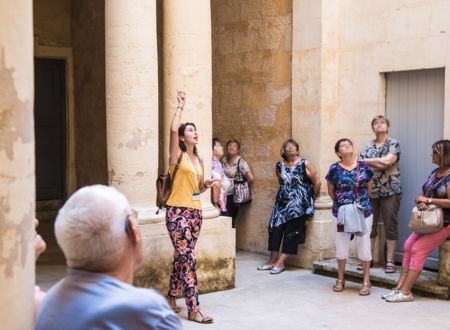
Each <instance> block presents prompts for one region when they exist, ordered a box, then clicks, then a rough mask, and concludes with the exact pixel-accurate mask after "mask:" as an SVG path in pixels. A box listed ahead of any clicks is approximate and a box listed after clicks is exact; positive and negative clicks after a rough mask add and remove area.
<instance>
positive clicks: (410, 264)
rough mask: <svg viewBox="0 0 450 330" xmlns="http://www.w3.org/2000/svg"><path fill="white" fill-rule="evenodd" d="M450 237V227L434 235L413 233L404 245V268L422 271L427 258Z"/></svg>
mask: <svg viewBox="0 0 450 330" xmlns="http://www.w3.org/2000/svg"><path fill="white" fill-rule="evenodd" d="M449 237H450V225H448V226H447V227H445V228H442V229H441V230H440V231H438V232H437V233H433V234H417V233H412V234H411V235H409V237H408V239H407V240H406V241H405V244H404V245H403V261H402V266H403V268H409V269H411V270H415V271H417V272H420V271H422V269H423V266H424V265H425V262H426V259H427V256H428V255H429V254H430V253H431V252H433V250H434V249H435V248H437V247H438V246H440V245H441V244H442V243H444V242H445V240H446V239H447V238H449Z"/></svg>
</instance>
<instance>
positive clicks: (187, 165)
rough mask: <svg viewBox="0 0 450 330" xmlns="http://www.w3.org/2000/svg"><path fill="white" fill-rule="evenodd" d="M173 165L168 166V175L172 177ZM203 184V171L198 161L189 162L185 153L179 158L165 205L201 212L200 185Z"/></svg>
mask: <svg viewBox="0 0 450 330" xmlns="http://www.w3.org/2000/svg"><path fill="white" fill-rule="evenodd" d="M175 166H176V165H175V164H172V165H170V166H169V173H170V175H171V176H172V175H173V171H174V170H175ZM201 182H203V170H202V167H201V165H200V160H199V159H198V158H197V159H196V161H191V160H190V159H189V156H188V155H187V154H186V153H183V156H182V157H181V161H180V165H179V168H178V171H177V173H176V175H175V180H174V181H173V182H172V192H171V193H170V197H169V200H168V201H167V205H169V206H178V207H189V208H192V209H197V210H201V208H202V205H201V203H200V183H201Z"/></svg>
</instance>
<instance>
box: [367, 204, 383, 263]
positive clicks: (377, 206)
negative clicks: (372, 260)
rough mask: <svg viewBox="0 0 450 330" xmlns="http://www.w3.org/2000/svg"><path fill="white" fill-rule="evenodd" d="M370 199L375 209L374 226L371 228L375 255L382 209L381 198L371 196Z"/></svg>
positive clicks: (372, 247) (372, 248) (372, 251)
mask: <svg viewBox="0 0 450 330" xmlns="http://www.w3.org/2000/svg"><path fill="white" fill-rule="evenodd" d="M370 201H371V203H372V209H373V222H372V228H371V232H370V246H371V253H372V256H373V255H374V253H375V240H376V238H377V236H378V222H379V220H380V216H381V209H380V199H379V198H371V199H370ZM369 228H370V227H369Z"/></svg>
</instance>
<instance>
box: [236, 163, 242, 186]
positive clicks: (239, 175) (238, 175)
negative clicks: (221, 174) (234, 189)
mask: <svg viewBox="0 0 450 330" xmlns="http://www.w3.org/2000/svg"><path fill="white" fill-rule="evenodd" d="M241 159H242V158H239V160H238V162H237V169H236V177H235V180H236V179H237V181H242V175H241V168H240V166H239V165H240V164H241Z"/></svg>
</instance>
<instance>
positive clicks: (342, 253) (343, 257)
mask: <svg viewBox="0 0 450 330" xmlns="http://www.w3.org/2000/svg"><path fill="white" fill-rule="evenodd" d="M333 227H334V228H335V231H336V235H335V245H336V259H337V264H338V278H337V280H336V284H335V285H334V286H333V291H336V292H341V291H342V290H343V289H344V287H345V280H344V273H345V264H346V262H347V258H348V251H349V248H350V234H348V233H344V232H338V231H337V228H336V218H333Z"/></svg>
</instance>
